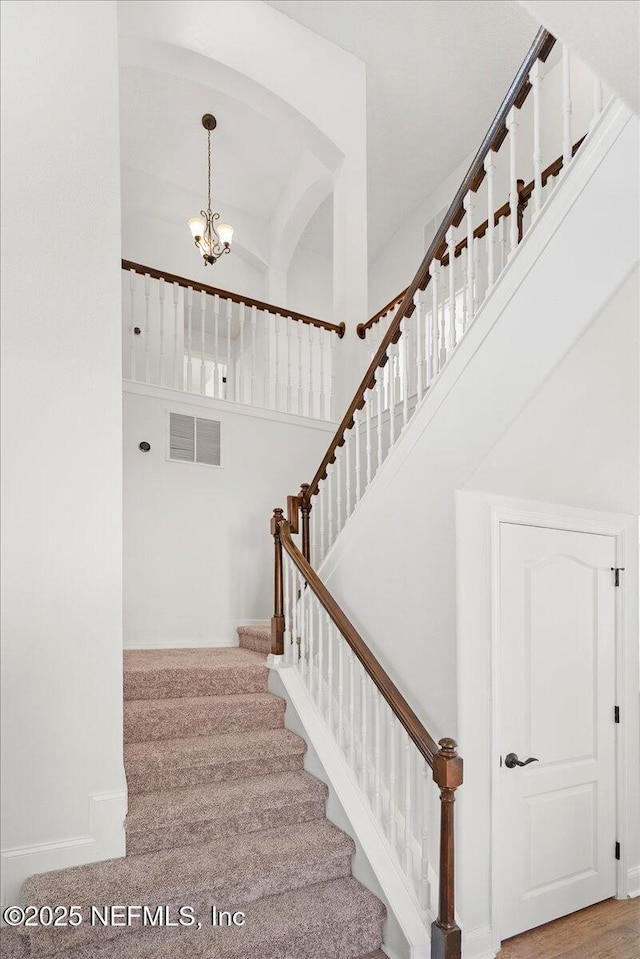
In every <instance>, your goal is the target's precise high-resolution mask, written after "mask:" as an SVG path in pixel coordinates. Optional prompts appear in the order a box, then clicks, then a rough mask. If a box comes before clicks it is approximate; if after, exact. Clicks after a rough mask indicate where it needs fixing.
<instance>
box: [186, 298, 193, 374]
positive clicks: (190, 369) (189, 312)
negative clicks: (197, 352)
mask: <svg viewBox="0 0 640 959" xmlns="http://www.w3.org/2000/svg"><path fill="white" fill-rule="evenodd" d="M187 392H188V393H192V392H193V290H192V288H191V287H190V286H188V287H187Z"/></svg>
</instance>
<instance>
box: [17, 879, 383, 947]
mask: <svg viewBox="0 0 640 959" xmlns="http://www.w3.org/2000/svg"><path fill="white" fill-rule="evenodd" d="M217 905H218V908H220V909H223V908H226V909H230V910H241V911H242V912H243V913H244V915H245V923H244V925H243V926H241V927H234V926H231V927H212V926H211V924H210V922H209V915H208V911H205V912H204V913H203V914H201V913H200V912H199V911H198V913H197V914H198V917H199V919H200V921H201V923H202V928H201V929H200V930H195V929H194V930H191V929H175V928H163V929H161V928H156V929H152V928H147V929H144V930H142V931H138V932H135V933H132V934H130V935H128V936H126V937H119V938H117V939H113V940H111V941H108V942H103V943H101V944H98V943H91V944H90V945H88V946H86V947H84V948H81V949H78V950H69V951H67V950H65V951H64V952H56V953H55V954H47V955H46V956H44V955H43V956H42V957H41V959H50V957H51V956H53V955H55V959H186V957H188V959H361V957H363V956H366V955H368V954H370V953H371V952H373V951H375V950H376V949H378V948H379V947H380V945H381V941H382V923H383V921H384V919H385V916H386V911H385V907H384V905H383V904H382V903H381V902H380V900H379V899H378V898H377V897H376V896H374V895H373V893H371V892H369V890H368V889H366V888H365V887H364V886H362V885H361V884H360V883H359V882H358V881H357V880H356V879H353V878H352V877H349V878H343V879H334V880H331V881H327V882H320V883H318V884H316V885H313V886H305V887H304V888H302V889H294V890H291V891H289V892H285V893H282V894H279V895H274V896H270V897H267V898H264V899H258V900H256V901H254V902H250V903H242V902H240V901H233V902H228V903H222V902H219V903H217ZM18 955H19V954H18Z"/></svg>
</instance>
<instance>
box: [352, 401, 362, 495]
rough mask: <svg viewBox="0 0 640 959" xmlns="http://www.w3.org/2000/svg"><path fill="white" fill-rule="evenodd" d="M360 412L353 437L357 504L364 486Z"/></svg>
mask: <svg viewBox="0 0 640 959" xmlns="http://www.w3.org/2000/svg"><path fill="white" fill-rule="evenodd" d="M360 415H361V414H360V411H359V410H356V411H355V413H354V414H353V435H354V439H355V444H356V475H355V480H356V485H355V502H356V503H357V502H358V500H359V499H360V497H361V496H362V485H361V481H360Z"/></svg>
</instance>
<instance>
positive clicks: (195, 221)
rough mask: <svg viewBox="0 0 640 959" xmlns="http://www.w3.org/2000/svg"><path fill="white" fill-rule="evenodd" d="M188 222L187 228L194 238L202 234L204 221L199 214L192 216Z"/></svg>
mask: <svg viewBox="0 0 640 959" xmlns="http://www.w3.org/2000/svg"><path fill="white" fill-rule="evenodd" d="M188 222H189V229H190V230H191V236H192V237H193V239H194V240H197V239H200V238H201V237H203V236H204V230H205V222H204V220H203V219H202V217H201V216H192V217H191V219H190V220H189V221H188Z"/></svg>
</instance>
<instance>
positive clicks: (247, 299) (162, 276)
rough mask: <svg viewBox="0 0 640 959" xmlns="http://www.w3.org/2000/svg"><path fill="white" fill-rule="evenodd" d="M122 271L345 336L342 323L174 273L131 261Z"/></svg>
mask: <svg viewBox="0 0 640 959" xmlns="http://www.w3.org/2000/svg"><path fill="white" fill-rule="evenodd" d="M122 269H123V270H133V271H134V272H135V273H140V274H141V275H142V276H145V275H148V276H151V277H153V279H155V280H165V281H166V282H167V283H177V284H178V285H179V286H182V287H184V288H185V289H188V288H189V287H190V288H191V289H192V290H196V291H197V292H198V293H210V294H211V296H215V295H218V296H220V297H222V298H223V299H225V300H232V301H233V302H234V303H244V305H245V306H255V307H256V308H257V309H259V310H266V311H267V312H268V313H274V314H275V313H279V314H280V316H284V317H287V318H288V319H291V320H300V322H301V323H307V324H308V325H309V326H317V327H318V328H319V329H321V330H329V332H330V333H336V334H337V335H338V336H339V337H340V339H342V337H343V336H344V334H345V330H346V326H345V324H344V323H328V322H327V321H326V320H319V319H318V318H317V317H315V316H307V315H306V314H305V313H297V312H296V311H295V310H290V309H288V307H285V306H275V305H274V304H273V303H264V302H263V301H262V300H254V298H253V297H251V296H240V294H239V293H232V292H231V291H230V290H221V289H219V288H218V287H217V286H209V285H208V284H207V283H199V282H198V281H197V280H189V279H187V277H185V276H177V275H176V274H175V273H168V272H166V271H165V270H156V269H154V267H152V266H145V265H144V264H143V263H133V262H132V261H131V260H123V261H122Z"/></svg>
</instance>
